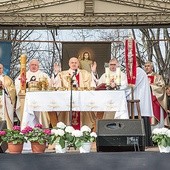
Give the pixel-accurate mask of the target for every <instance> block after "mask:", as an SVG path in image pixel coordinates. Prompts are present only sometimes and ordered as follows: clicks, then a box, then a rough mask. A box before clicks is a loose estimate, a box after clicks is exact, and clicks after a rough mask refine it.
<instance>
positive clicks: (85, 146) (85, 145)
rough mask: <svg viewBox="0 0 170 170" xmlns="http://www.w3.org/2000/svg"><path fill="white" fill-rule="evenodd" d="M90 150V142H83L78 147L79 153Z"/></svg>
mask: <svg viewBox="0 0 170 170" xmlns="http://www.w3.org/2000/svg"><path fill="white" fill-rule="evenodd" d="M90 150H91V142H84V143H83V144H82V146H81V147H80V153H89V152H90Z"/></svg>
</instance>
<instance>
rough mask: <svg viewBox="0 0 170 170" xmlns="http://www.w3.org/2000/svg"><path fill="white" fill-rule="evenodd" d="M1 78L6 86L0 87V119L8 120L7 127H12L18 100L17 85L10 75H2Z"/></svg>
mask: <svg viewBox="0 0 170 170" xmlns="http://www.w3.org/2000/svg"><path fill="white" fill-rule="evenodd" d="M0 80H1V81H2V84H3V86H4V88H3V89H2V88H1V89H0V120H6V122H7V128H8V129H12V127H13V120H14V105H15V100H16V91H15V86H14V84H13V81H12V79H11V78H10V77H9V76H6V75H1V76H0Z"/></svg>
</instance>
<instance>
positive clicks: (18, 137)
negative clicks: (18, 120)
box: [0, 128, 26, 144]
mask: <svg viewBox="0 0 170 170" xmlns="http://www.w3.org/2000/svg"><path fill="white" fill-rule="evenodd" d="M0 138H1V140H2V142H3V141H4V142H7V143H9V142H12V143H13V144H17V143H23V142H26V138H25V135H24V134H23V133H21V132H20V130H18V129H17V130H16V129H15V128H14V129H12V130H10V129H5V130H3V131H0Z"/></svg>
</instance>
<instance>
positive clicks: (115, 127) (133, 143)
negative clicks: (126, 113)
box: [96, 119, 145, 152]
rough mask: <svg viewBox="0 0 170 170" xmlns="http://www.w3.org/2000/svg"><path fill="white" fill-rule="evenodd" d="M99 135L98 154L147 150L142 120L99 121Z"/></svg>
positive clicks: (97, 142)
mask: <svg viewBox="0 0 170 170" xmlns="http://www.w3.org/2000/svg"><path fill="white" fill-rule="evenodd" d="M97 135H98V136H97V141H96V146H97V152H120V151H144V150H145V130H144V123H143V120H142V119H141V120H139V119H113V120H99V121H98V122H97Z"/></svg>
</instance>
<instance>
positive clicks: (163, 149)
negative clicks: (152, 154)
mask: <svg viewBox="0 0 170 170" xmlns="http://www.w3.org/2000/svg"><path fill="white" fill-rule="evenodd" d="M158 147H159V151H160V153H170V146H167V147H164V146H162V145H159V146H158Z"/></svg>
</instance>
